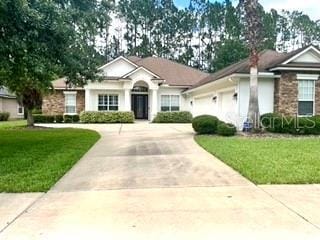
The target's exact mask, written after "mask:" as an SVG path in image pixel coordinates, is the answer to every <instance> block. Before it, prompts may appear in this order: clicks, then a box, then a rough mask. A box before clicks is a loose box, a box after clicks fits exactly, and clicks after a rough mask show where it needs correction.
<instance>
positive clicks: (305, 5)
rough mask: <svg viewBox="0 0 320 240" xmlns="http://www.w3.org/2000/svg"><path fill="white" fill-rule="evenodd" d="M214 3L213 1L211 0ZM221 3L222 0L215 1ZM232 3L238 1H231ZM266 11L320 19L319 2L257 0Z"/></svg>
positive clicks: (181, 0)
mask: <svg viewBox="0 0 320 240" xmlns="http://www.w3.org/2000/svg"><path fill="white" fill-rule="evenodd" d="M174 1H175V3H176V4H177V6H179V7H181V8H184V7H187V6H188V5H189V2H190V0H174ZM211 1H212V2H214V1H215V0H211ZM217 1H219V2H222V1H223V0H217ZM233 2H234V3H238V1H236V0H233ZM259 2H260V3H261V4H262V5H263V7H264V8H265V9H266V10H270V9H271V8H274V9H276V10H278V11H280V10H282V9H286V10H290V11H292V10H299V11H302V12H304V13H307V14H308V15H309V16H310V17H311V18H312V19H313V20H317V19H320V0H259Z"/></svg>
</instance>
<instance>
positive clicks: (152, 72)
mask: <svg viewBox="0 0 320 240" xmlns="http://www.w3.org/2000/svg"><path fill="white" fill-rule="evenodd" d="M99 70H100V74H101V75H102V76H103V81H99V82H89V83H88V84H87V85H86V86H84V87H83V88H77V87H75V88H71V89H70V88H66V83H65V79H58V80H56V81H54V82H53V86H54V89H55V93H54V94H53V95H50V96H46V97H44V99H43V105H42V111H43V113H45V114H78V113H80V112H81V111H83V110H85V111H133V112H134V113H135V117H136V118H137V119H149V120H152V119H153V118H154V117H155V115H156V114H157V112H159V111H181V110H187V111H191V110H192V108H191V105H190V101H189V99H188V98H186V97H185V95H184V94H183V92H184V91H185V90H186V89H189V88H190V87H192V86H193V85H195V84H196V83H198V82H199V81H201V80H203V79H205V78H207V77H208V76H210V75H209V74H207V73H204V72H201V71H198V70H196V69H193V68H190V67H187V66H185V65H182V64H179V63H176V62H173V61H170V60H166V59H163V58H156V57H147V58H143V59H141V58H138V57H128V58H125V57H119V58H117V59H115V60H113V61H111V62H109V63H107V64H105V65H104V66H102V67H100V69H99Z"/></svg>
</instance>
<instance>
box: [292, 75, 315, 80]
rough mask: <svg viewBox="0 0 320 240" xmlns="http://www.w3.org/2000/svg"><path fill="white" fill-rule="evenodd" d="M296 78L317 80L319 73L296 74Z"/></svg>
mask: <svg viewBox="0 0 320 240" xmlns="http://www.w3.org/2000/svg"><path fill="white" fill-rule="evenodd" d="M297 79H299V80H300V79H301V80H319V74H297Z"/></svg>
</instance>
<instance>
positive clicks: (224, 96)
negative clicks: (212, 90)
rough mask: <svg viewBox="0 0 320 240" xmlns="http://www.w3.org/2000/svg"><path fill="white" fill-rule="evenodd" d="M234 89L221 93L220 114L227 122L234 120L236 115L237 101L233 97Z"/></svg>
mask: <svg viewBox="0 0 320 240" xmlns="http://www.w3.org/2000/svg"><path fill="white" fill-rule="evenodd" d="M233 95H234V91H230V92H223V93H221V95H220V97H221V101H220V111H219V112H220V114H219V117H220V119H221V120H223V121H226V122H233V119H234V117H235V116H236V101H235V100H234V99H233Z"/></svg>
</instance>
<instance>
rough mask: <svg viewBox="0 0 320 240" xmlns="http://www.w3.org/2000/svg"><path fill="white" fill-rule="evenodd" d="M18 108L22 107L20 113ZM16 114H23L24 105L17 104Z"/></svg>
mask: <svg viewBox="0 0 320 240" xmlns="http://www.w3.org/2000/svg"><path fill="white" fill-rule="evenodd" d="M19 108H21V109H22V112H21V113H20V112H19ZM17 115H18V116H24V107H23V106H22V105H21V104H19V103H18V104H17Z"/></svg>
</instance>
